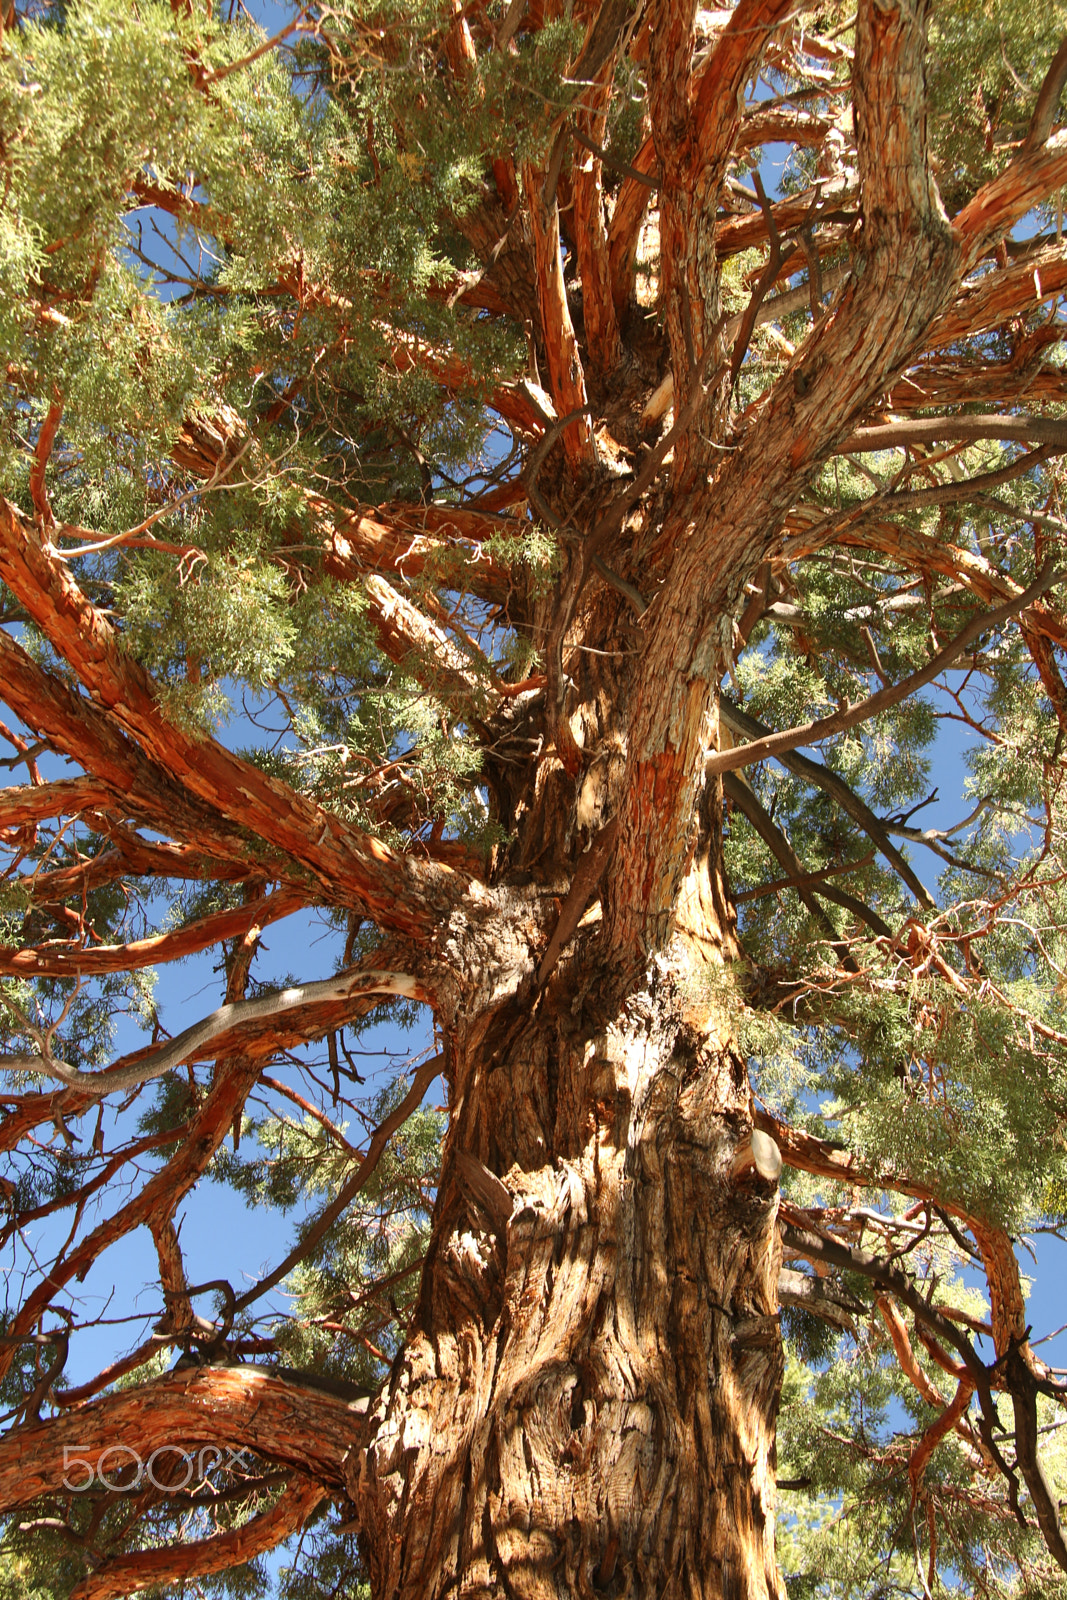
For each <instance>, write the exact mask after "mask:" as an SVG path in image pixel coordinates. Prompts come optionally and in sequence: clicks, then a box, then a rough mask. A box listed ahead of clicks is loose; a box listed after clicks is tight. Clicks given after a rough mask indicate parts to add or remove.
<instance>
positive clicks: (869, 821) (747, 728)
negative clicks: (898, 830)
mask: <svg viewBox="0 0 1067 1600" xmlns="http://www.w3.org/2000/svg"><path fill="white" fill-rule="evenodd" d="M719 715H720V716H721V717H722V719H723V721H724V722H725V723H726V724H727V726H728V727H731V728H733V729H734V730H735V731H736V732H738V733H741V734H744V736H745V737H746V738H747V739H765V738H769V737H772V734H771V730H770V729H769V728H767V727H765V726H764V725H763V723H762V722H757V721H756V718H755V717H752V716H749V714H748V712H747V711H742V710H741V708H740V707H739V706H736V705H735V704H734V702H733V701H732V700H730V699H728V698H727V696H726V695H720V697H719ZM777 759H778V760H779V761H780V762H781V764H782V766H783V767H785V768H786V769H787V770H788V771H789V772H794V773H796V775H797V777H798V778H804V779H805V780H806V781H807V782H808V783H813V784H815V785H817V787H818V788H820V789H823V790H825V792H826V793H827V794H828V795H831V796H832V797H833V799H835V800H836V801H837V803H838V805H839V806H841V808H842V810H844V811H845V812H846V814H847V815H848V816H850V817H851V818H852V820H853V822H855V823H858V824H859V826H860V827H861V828H862V829H863V831H864V833H866V835H867V836H868V838H870V839H873V840H874V842H875V844H876V845H877V846H878V848H879V850H880V851H881V853H882V855H883V856H884V857H885V859H886V860H887V861H888V862H889V865H890V866H891V867H892V868H893V870H894V872H896V873H898V874H899V876H900V877H901V878H902V879H903V881H904V882H905V883H906V884H907V886H908V888H909V889H910V890H911V892H912V894H913V895H914V896H915V898H916V900H918V902H919V904H920V905H921V906H925V907H926V909H927V910H928V911H930V910H933V907H934V904H935V902H934V899H933V896H932V895H931V894H930V893H929V891H928V890H927V889H926V888H925V886H924V885H923V883H922V880H921V879H920V878H919V877H917V876H916V873H915V871H914V870H913V868H912V867H911V865H910V863H909V862H908V861H907V860H906V859H905V857H904V856H903V855H902V854H901V852H900V851H899V850H898V849H897V847H896V845H895V844H894V843H893V841H892V840H891V839H890V837H889V834H888V832H887V831H886V827H885V824H884V823H883V822H882V820H881V818H880V817H877V816H875V814H874V812H873V811H872V810H871V808H870V806H869V805H868V804H867V803H866V801H865V800H862V799H861V798H860V796H859V795H858V794H856V792H855V790H854V789H852V788H850V787H849V785H848V784H847V783H846V782H845V780H844V778H841V777H838V775H837V773H836V772H831V771H830V769H829V767H827V766H824V765H823V764H822V763H821V762H818V761H812V760H811V759H810V758H809V757H808V756H802V755H799V754H797V753H796V752H795V751H783V752H782V754H781V755H780V756H778V757H777Z"/></svg>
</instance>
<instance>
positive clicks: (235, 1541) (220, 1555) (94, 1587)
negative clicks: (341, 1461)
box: [70, 1472, 328, 1600]
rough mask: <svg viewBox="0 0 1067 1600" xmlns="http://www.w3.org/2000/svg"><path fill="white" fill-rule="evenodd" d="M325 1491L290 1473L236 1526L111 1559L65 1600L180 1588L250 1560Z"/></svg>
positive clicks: (116, 1598) (302, 1518) (110, 1599)
mask: <svg viewBox="0 0 1067 1600" xmlns="http://www.w3.org/2000/svg"><path fill="white" fill-rule="evenodd" d="M327 1492H328V1491H327V1490H326V1489H325V1488H324V1487H323V1485H322V1484H321V1483H315V1482H314V1481H313V1480H312V1479H311V1478H305V1477H304V1476H303V1475H302V1474H301V1473H298V1472H294V1473H293V1475H292V1477H291V1478H290V1479H289V1483H288V1486H287V1487H286V1489H285V1492H284V1493H283V1494H282V1496H281V1498H280V1499H279V1500H278V1502H277V1503H276V1504H275V1505H273V1506H272V1507H271V1509H270V1510H269V1511H264V1512H263V1513H262V1515H260V1516H258V1517H252V1518H251V1519H250V1521H248V1522H246V1523H244V1524H243V1526H242V1527H240V1528H231V1529H230V1530H229V1531H228V1532H226V1533H219V1534H216V1535H215V1537H214V1538H213V1539H197V1540H195V1541H194V1542H193V1543H191V1544H180V1545H173V1546H168V1547H167V1548H166V1549H164V1550H143V1551H141V1552H139V1553H138V1554H137V1555H131V1556H119V1557H116V1558H114V1559H113V1560H111V1561H107V1562H105V1563H104V1565H103V1566H102V1567H99V1568H98V1569H97V1570H96V1571H95V1572H94V1573H93V1575H92V1576H91V1577H89V1578H83V1580H82V1581H81V1583H79V1584H77V1585H76V1586H75V1588H74V1589H72V1590H71V1595H70V1600H124V1596H126V1595H130V1594H136V1592H137V1591H138V1590H139V1589H147V1588H150V1587H152V1586H153V1585H155V1584H159V1583H186V1582H188V1581H189V1580H190V1579H192V1578H203V1577H206V1576H207V1575H208V1574H209V1573H212V1572H223V1571H225V1569H226V1568H227V1567H235V1566H239V1565H240V1564H241V1563H242V1562H245V1561H252V1560H254V1559H255V1557H256V1556H261V1555H265V1554H266V1552H267V1551H268V1550H273V1549H274V1547H275V1545H278V1544H281V1543H282V1541H283V1540H285V1539H288V1537H289V1535H290V1534H291V1533H295V1532H296V1530H297V1529H298V1528H300V1527H302V1526H303V1524H304V1523H305V1522H306V1521H307V1519H308V1517H309V1516H310V1515H311V1513H312V1512H313V1511H314V1509H315V1507H316V1506H317V1505H319V1504H320V1503H321V1502H322V1501H323V1500H325V1498H326V1495H327Z"/></svg>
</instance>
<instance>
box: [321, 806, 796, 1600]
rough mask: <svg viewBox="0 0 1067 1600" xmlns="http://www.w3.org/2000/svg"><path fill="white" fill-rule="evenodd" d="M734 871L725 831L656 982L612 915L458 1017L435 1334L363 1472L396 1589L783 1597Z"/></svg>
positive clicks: (766, 1235) (770, 1278)
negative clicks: (604, 936)
mask: <svg viewBox="0 0 1067 1600" xmlns="http://www.w3.org/2000/svg"><path fill="white" fill-rule="evenodd" d="M704 809H705V811H706V812H711V811H712V810H713V807H712V806H711V805H710V804H708V805H706V806H705V808H704ZM715 809H717V797H716V808H715ZM709 820H710V821H711V823H712V824H714V823H715V822H717V817H716V816H714V815H713V816H712V817H711V818H710V819H709ZM717 856H718V830H717V827H715V826H712V827H711V829H710V837H709V838H708V839H707V841H706V848H705V850H704V852H703V853H702V854H699V855H698V857H697V859H696V861H695V863H694V864H693V866H692V868H691V870H690V873H689V876H688V878H687V880H686V883H685V885H684V889H683V894H682V896H681V900H680V905H679V926H680V927H681V929H682V932H681V933H680V934H679V935H677V936H676V937H675V939H674V941H673V943H672V944H671V946H670V948H669V950H668V951H667V952H666V953H665V954H662V955H657V956H653V957H652V958H651V959H650V960H649V962H648V965H647V968H646V969H645V970H643V971H642V972H640V973H639V974H637V975H634V976H626V975H624V974H622V973H620V972H619V971H618V970H616V967H615V965H614V963H613V951H612V949H608V948H604V944H603V943H602V942H601V940H600V939H599V937H598V932H599V930H598V929H597V928H595V927H593V928H590V929H588V930H586V931H584V932H583V933H582V934H580V935H579V937H578V940H577V943H576V945H575V946H574V947H573V949H572V953H571V954H570V956H569V957H565V958H564V960H563V961H562V962H561V963H560V966H559V967H558V968H557V969H556V971H555V973H554V975H553V977H552V979H551V980H550V982H549V984H548V986H547V987H546V988H544V989H542V990H540V991H538V990H537V989H536V987H532V988H529V989H527V990H520V994H519V998H518V999H515V1000H513V1001H510V1002H509V1003H508V1004H506V1005H504V1006H497V1007H496V1008H488V1009H484V1010H481V1011H474V1012H472V1013H471V1014H470V1015H469V1016H468V1017H467V1018H466V1020H465V1022H464V1023H463V1024H462V1025H461V1026H460V1027H459V1028H458V1029H457V1032H456V1037H455V1039H454V1055H453V1065H452V1080H451V1091H452V1098H453V1105H454V1115H453V1127H452V1131H451V1134H450V1139H449V1145H448V1148H447V1150H446V1153H445V1160H444V1169H443V1173H442V1179H441V1187H440V1191H439V1198H438V1205H437V1212H436V1217H435V1226H434V1234H433V1240H432V1244H431V1248H430V1252H429V1257H428V1261H427V1266H426V1269H425V1272H424V1278H423V1288H422V1296H421V1302H420V1306H419V1310H418V1314H417V1317H416V1323H415V1326H414V1327H413V1328H412V1330H411V1337H410V1340H409V1343H408V1345H407V1347H406V1349H405V1350H404V1352H403V1354H402V1356H401V1357H400V1358H399V1360H398V1362H397V1364H396V1366H395V1367H394V1370H393V1373H392V1377H391V1381H390V1383H389V1385H388V1386H387V1388H386V1390H385V1391H384V1392H383V1395H382V1397H381V1399H380V1402H379V1406H378V1411H377V1415H376V1418H374V1419H372V1421H376V1423H377V1427H376V1431H375V1433H374V1435H373V1438H372V1441H371V1443H370V1444H369V1446H368V1447H367V1448H366V1449H365V1450H363V1451H362V1452H361V1453H360V1454H359V1455H358V1456H357V1457H356V1458H355V1459H354V1461H353V1462H352V1463H351V1464H350V1469H349V1490H350V1493H351V1494H352V1497H353V1499H354V1500H355V1501H356V1503H357V1506H358V1510H359V1521H360V1524H361V1527H362V1530H363V1540H364V1547H365V1553H366V1556H367V1559H368V1561H369V1565H370V1570H371V1576H372V1587H373V1590H374V1593H375V1594H377V1595H381V1596H389V1597H391V1600H393V1597H395V1600H401V1597H407V1596H411V1597H412V1600H414V1597H416V1596H417V1597H418V1600H431V1597H435V1596H439V1595H445V1594H461V1595H494V1596H497V1595H499V1596H501V1597H502V1596H504V1595H507V1596H510V1597H515V1596H522V1597H533V1596H537V1597H547V1596H550V1595H551V1596H554V1595H559V1596H567V1597H570V1596H573V1595H591V1594H594V1593H596V1594H605V1595H616V1594H619V1595H621V1594H635V1595H637V1594H639V1595H657V1596H666V1595H683V1594H684V1595H687V1596H688V1595H700V1596H707V1597H709V1600H711V1597H715V1600H718V1597H724V1600H742V1597H744V1600H757V1597H759V1600H764V1597H766V1596H768V1595H772V1596H778V1595H780V1594H781V1593H782V1590H781V1587H780V1580H779V1577H778V1574H777V1569H776V1564H775V1557H774V1536H773V1529H774V1493H775V1491H774V1420H775V1413H776V1409H777V1402H778V1394H779V1387H780V1380H781V1373H782V1353H781V1341H780V1336H779V1327H778V1320H777V1296H776V1282H777V1275H778V1266H779V1260H780V1245H779V1241H778V1235H777V1230H776V1228H775V1215H776V1210H777V1190H776V1187H775V1185H774V1183H773V1182H768V1181H766V1180H765V1179H763V1178H761V1177H759V1175H758V1174H757V1173H755V1172H754V1171H752V1170H751V1168H749V1169H747V1170H746V1169H745V1168H744V1163H743V1158H739V1157H738V1149H739V1147H740V1146H743V1145H744V1142H745V1138H746V1135H747V1133H748V1131H749V1129H750V1127H751V1117H750V1111H749V1090H748V1083H747V1076H746V1071H745V1067H744V1065H743V1063H742V1061H741V1060H740V1059H739V1057H738V1056H737V1054H736V1053H735V1051H734V1050H733V1049H732V1048H731V1043H730V1039H729V1035H728V1030H727V1026H726V1022H725V1017H724V1007H723V1004H722V996H723V991H724V984H725V982H726V981H727V980H726V977H725V969H724V966H723V956H724V954H725V955H727V956H732V955H733V954H734V953H735V948H734V946H733V941H732V935H731V930H730V929H729V926H728V924H727V921H726V917H725V914H724V911H723V899H722V895H721V888H720V883H719V879H718V875H717V872H716V870H715V861H716V860H717ZM709 957H710V958H711V959H709Z"/></svg>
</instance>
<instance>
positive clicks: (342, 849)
mask: <svg viewBox="0 0 1067 1600" xmlns="http://www.w3.org/2000/svg"><path fill="white" fill-rule="evenodd" d="M0 577H2V578H3V580H4V581H5V582H6V583H7V584H8V586H9V588H10V589H11V590H12V591H13V592H14V593H15V594H17V595H18V597H19V599H20V600H21V602H22V604H23V605H24V606H25V607H26V609H27V611H28V612H29V614H30V615H31V616H32V617H33V619H34V621H35V622H36V623H37V625H38V626H39V627H40V628H41V629H42V631H43V632H44V633H45V635H46V637H47V638H48V639H49V641H50V642H51V644H52V646H53V648H54V649H56V650H57V651H58V652H59V654H60V655H62V656H63V658H64V659H65V660H66V661H67V662H68V663H69V665H70V666H71V667H72V668H73V669H74V670H75V672H76V673H77V674H78V677H79V679H80V681H81V682H82V683H83V684H84V685H85V687H86V689H88V690H89V692H90V693H91V694H92V695H93V696H94V698H95V700H96V701H97V703H98V704H100V705H102V706H103V707H104V708H105V709H106V710H108V711H110V712H111V714H112V716H113V717H114V718H115V720H116V722H118V723H119V724H120V725H121V726H122V727H123V728H124V729H125V730H126V731H127V732H128V733H129V734H130V735H132V737H133V738H134V739H136V740H137V742H138V744H140V745H141V747H142V749H143V750H144V751H145V753H146V754H147V755H148V756H149V757H150V758H151V759H152V760H153V761H154V762H156V763H157V764H158V765H159V766H160V767H161V768H162V770H163V771H164V772H166V773H168V774H169V775H170V776H171V777H172V778H173V779H174V780H175V781H176V782H177V783H179V784H180V785H181V787H182V788H183V789H184V790H185V791H186V792H187V793H189V794H191V795H195V796H196V798H197V799H198V800H199V801H201V802H202V803H205V804H206V805H208V806H209V807H210V808H211V810H212V811H214V812H215V813H216V814H218V815H219V816H222V817H225V818H226V819H227V820H229V821H231V822H232V823H235V824H237V825H239V826H240V827H242V828H245V829H250V830H251V831H253V832H255V833H257V834H258V835H259V836H260V838H262V839H264V840H265V841H266V842H267V843H268V844H271V845H273V846H274V847H275V848H276V849H280V850H283V851H284V852H285V853H286V854H287V855H288V856H289V857H290V858H291V859H292V860H293V861H298V862H300V863H301V865H302V866H303V867H304V868H305V869H307V870H308V871H310V872H311V873H312V874H313V876H314V877H315V879H316V880H317V881H318V882H319V883H320V884H322V885H323V887H324V889H326V891H327V892H328V894H329V896H330V898H331V900H333V901H336V900H337V899H338V897H339V896H338V890H339V889H340V890H341V892H342V894H343V893H345V892H348V893H350V894H351V895H352V896H353V898H354V899H355V900H357V901H358V902H359V904H360V905H361V906H362V907H364V908H365V909H366V911H367V912H368V914H369V915H371V916H373V917H374V919H375V920H376V921H377V922H378V923H379V925H380V926H382V927H385V928H393V929H399V930H402V931H404V932H406V933H408V934H415V935H425V934H426V933H427V932H429V931H430V929H431V928H433V927H434V926H435V925H436V922H437V918H438V914H439V912H440V911H442V910H444V909H446V907H447V908H450V907H451V906H452V905H453V904H454V903H455V901H456V899H457V898H458V894H460V893H462V887H463V885H462V880H461V879H460V878H459V875H458V874H455V873H453V872H451V871H450V870H449V869H448V868H443V867H440V866H438V865H436V864H435V863H433V862H429V861H415V860H412V859H409V858H406V857H403V856H398V855H397V854H396V853H395V851H393V850H391V849H389V847H388V846H387V845H384V844H382V843H381V842H380V841H379V840H377V839H374V838H372V837H370V836H369V835H367V834H364V833H361V832H360V831H359V830H358V829H356V828H353V827H352V826H351V825H350V824H348V823H346V822H344V821H343V820H342V819H341V818H340V817H337V816H334V815H333V814H332V813H330V812H328V811H324V810H323V809H322V807H320V806H318V805H316V804H315V802H314V801H312V800H310V799H308V798H307V797H305V796H304V795H300V794H298V793H297V792H296V791H294V790H292V789H290V788H289V787H288V786H287V785H285V784H283V783H281V782H280V781H279V780H278V779H276V778H272V777H269V776H268V775H267V774H266V773H264V772H261V771H260V770H259V769H258V768H257V767H255V766H253V765H252V763H250V762H248V761H244V760H242V759H241V758H240V757H239V756H237V755H234V754H233V753H232V752H231V751H229V750H227V749H225V747H224V746H222V745H220V744H219V743H218V742H217V741H216V740H214V739H209V738H201V739H195V738H193V737H191V736H190V735H189V734H187V733H185V732H184V731H182V730H180V729H179V728H177V727H176V726H175V725H174V724H173V723H170V722H168V721H167V720H166V718H165V717H164V716H163V714H162V712H161V710H160V708H159V703H158V698H157V695H156V691H155V687H154V685H153V683H152V681H151V679H150V678H149V676H148V674H147V673H146V672H145V671H144V669H143V668H142V667H141V666H140V665H139V664H138V663H137V662H136V661H135V660H133V658H132V657H130V656H128V655H126V654H125V653H124V652H123V651H122V650H121V649H120V647H119V644H118V640H117V639H116V636H115V632H114V629H113V628H112V626H111V624H110V623H109V622H108V621H107V619H106V618H105V617H104V616H103V615H102V614H101V613H100V612H99V611H98V610H97V609H96V608H95V607H94V606H93V605H91V604H90V602H89V601H88V600H87V599H86V597H85V595H83V594H82V592H81V590H80V589H79V588H78V586H77V584H76V583H75V582H74V580H73V578H71V576H70V575H69V573H68V572H67V570H66V569H65V567H63V566H62V564H61V562H60V561H59V560H58V559H57V558H56V556H55V553H54V552H52V551H51V550H50V549H49V550H46V549H45V548H44V547H43V546H42V544H41V541H40V539H39V538H38V537H37V535H36V533H35V531H34V530H33V529H32V528H30V527H29V526H28V525H27V524H26V523H25V522H24V521H23V519H22V518H21V517H20V516H19V514H18V512H17V511H16V509H15V507H14V506H12V505H11V504H10V502H9V501H6V500H0Z"/></svg>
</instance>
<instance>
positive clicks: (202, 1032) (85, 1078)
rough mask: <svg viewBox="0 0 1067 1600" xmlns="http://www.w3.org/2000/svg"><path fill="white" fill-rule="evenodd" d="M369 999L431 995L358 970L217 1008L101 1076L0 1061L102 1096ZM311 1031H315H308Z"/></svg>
mask: <svg viewBox="0 0 1067 1600" xmlns="http://www.w3.org/2000/svg"><path fill="white" fill-rule="evenodd" d="M371 995H395V996H397V997H399V998H401V999H404V1000H421V1001H423V1002H425V1003H426V1004H430V1003H431V997H430V995H429V993H428V992H427V991H426V990H425V989H424V988H423V986H422V985H421V984H420V983H419V981H418V980H417V979H415V978H412V977H409V976H407V974H405V973H400V972H378V971H373V970H371V971H356V972H352V973H349V974H348V975H347V976H345V977H342V978H324V979H322V980H321V981H320V982H318V983H306V984H303V985H300V986H299V987H296V988H292V989H282V990H280V991H279V992H278V993H277V994H270V995H264V996H263V997H262V998H261V999H258V1000H234V1001H231V1002H229V1003H227V1004H226V1005H222V1006H219V1008H218V1009H217V1010H216V1011H213V1012H212V1013H211V1015H210V1016H207V1017H203V1018H201V1020H200V1021H199V1022H194V1023H193V1025H192V1026H191V1027H189V1028H185V1029H183V1030H182V1032H181V1033H179V1034H178V1035H177V1037H176V1038H174V1039H172V1040H171V1041H170V1043H169V1044H166V1045H164V1046H163V1047H162V1048H161V1049H158V1050H153V1051H152V1052H151V1053H150V1054H148V1055H147V1056H144V1057H142V1058H141V1059H140V1060H139V1061H137V1062H135V1063H131V1064H130V1065H129V1066H125V1067H108V1068H105V1069H104V1070H103V1071H101V1072H80V1071H79V1070H78V1069H77V1068H76V1067H72V1066H69V1065H68V1063H67V1062H65V1061H56V1060H55V1058H54V1057H53V1056H51V1055H50V1054H48V1055H34V1056H28V1055H20V1056H0V1070H3V1071H5V1072H41V1073H44V1074H46V1075H47V1076H48V1077H50V1078H56V1079H57V1080H58V1081H59V1082H60V1083H62V1084H64V1085H65V1086H66V1087H67V1088H69V1089H77V1090H78V1091H79V1093H81V1094H84V1095H91V1096H95V1097H100V1096H103V1095H106V1094H116V1093H119V1094H121V1093H124V1092H125V1091H126V1090H127V1089H134V1088H139V1087H140V1085H141V1084H144V1083H150V1082H151V1081H152V1079H153V1078H162V1077H163V1076H165V1074H166V1073H168V1072H172V1071H173V1070H174V1068H175V1067H178V1066H181V1065H182V1063H183V1062H185V1061H194V1060H196V1059H197V1058H198V1056H199V1055H200V1053H201V1052H202V1051H204V1050H205V1048H206V1047H207V1046H209V1045H210V1044H212V1042H214V1041H217V1040H218V1038H219V1037H220V1036H221V1035H231V1034H234V1033H235V1032H238V1031H239V1030H240V1029H241V1028H242V1027H244V1026H245V1025H246V1024H248V1023H253V1022H270V1023H274V1022H276V1021H277V1020H279V1019H281V1018H283V1017H285V1016H286V1015H287V1014H288V1013H290V1012H293V1011H298V1010H300V1011H302V1010H304V1009H306V1008H307V1007H309V1006H316V1005H336V1004H337V1003H339V1002H351V1001H353V1000H360V999H365V998H367V997H369V996H371ZM312 1031H313V1030H312Z"/></svg>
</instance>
